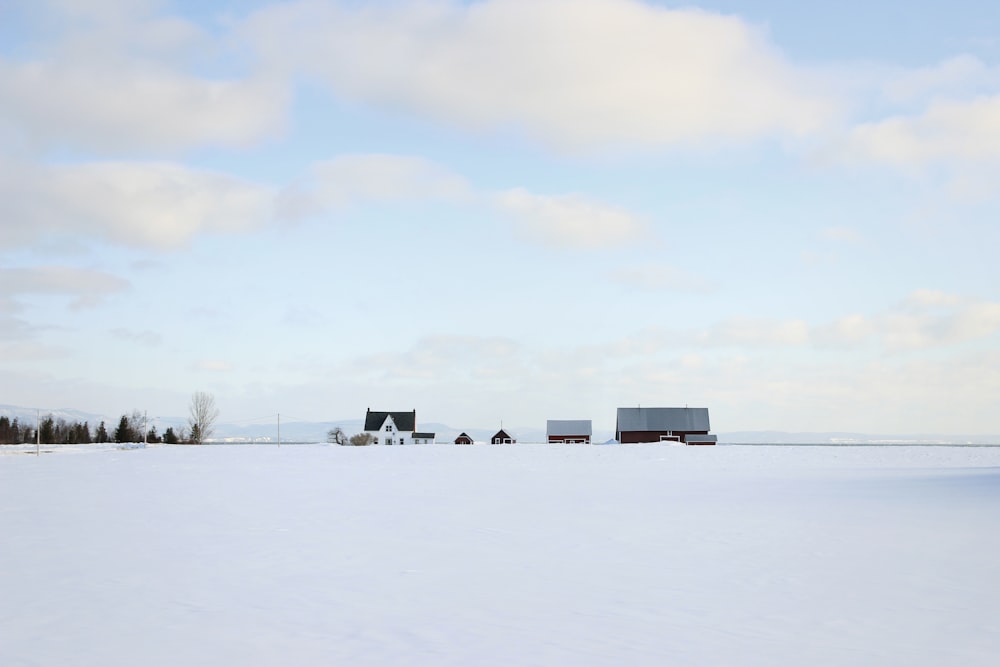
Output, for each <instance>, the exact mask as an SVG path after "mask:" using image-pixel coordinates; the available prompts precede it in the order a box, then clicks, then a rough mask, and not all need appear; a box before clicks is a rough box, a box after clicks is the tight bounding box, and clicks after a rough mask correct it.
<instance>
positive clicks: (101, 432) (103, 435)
mask: <svg viewBox="0 0 1000 667" xmlns="http://www.w3.org/2000/svg"><path fill="white" fill-rule="evenodd" d="M97 442H99V443H105V442H109V439H108V429H107V428H105V426H104V421H103V420H102V421H101V423H100V425H98V427H97Z"/></svg>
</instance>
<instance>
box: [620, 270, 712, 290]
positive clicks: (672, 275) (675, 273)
mask: <svg viewBox="0 0 1000 667" xmlns="http://www.w3.org/2000/svg"><path fill="white" fill-rule="evenodd" d="M609 275H610V278H611V280H612V281H614V282H616V283H618V284H620V285H622V286H624V287H627V288H632V289H641V290H648V291H651V292H664V291H679V292H696V293H702V294H704V293H708V292H711V291H713V289H714V286H713V285H712V283H711V282H709V281H708V280H706V279H705V278H703V277H702V276H699V275H696V274H690V273H685V272H683V271H681V270H679V269H676V268H674V267H672V266H663V265H659V264H647V265H643V266H629V267H626V268H622V269H618V270H616V271H612V272H611V273H610V274H609Z"/></svg>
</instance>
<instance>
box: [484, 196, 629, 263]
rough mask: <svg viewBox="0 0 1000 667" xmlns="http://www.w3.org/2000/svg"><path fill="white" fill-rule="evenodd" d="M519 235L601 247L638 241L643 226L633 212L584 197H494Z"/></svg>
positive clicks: (565, 244)
mask: <svg viewBox="0 0 1000 667" xmlns="http://www.w3.org/2000/svg"><path fill="white" fill-rule="evenodd" d="M494 201H495V204H496V206H497V208H498V209H499V210H501V211H503V212H505V213H508V214H511V215H512V216H513V219H514V220H515V223H516V225H517V229H518V230H519V231H520V233H521V234H522V235H523V236H524V237H526V238H528V239H530V240H533V241H536V242H540V243H543V244H546V245H551V246H558V247H577V248H604V247H608V246H613V245H621V244H623V243H631V242H633V241H636V240H637V239H639V238H640V237H641V236H642V235H643V234H644V233H645V231H646V227H645V225H644V224H643V223H642V222H641V221H640V220H639V219H638V218H637V217H636V216H635V215H634V214H632V213H630V212H628V211H626V210H624V209H621V208H617V207H614V206H609V205H607V204H604V203H601V202H598V201H594V200H592V199H590V198H588V197H585V196H583V195H559V196H552V195H536V194H532V193H530V192H528V191H527V190H524V189H522V188H516V189H513V190H508V191H506V192H502V193H499V194H497V195H496V196H495V198H494Z"/></svg>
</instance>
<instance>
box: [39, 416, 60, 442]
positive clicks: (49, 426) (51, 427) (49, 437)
mask: <svg viewBox="0 0 1000 667" xmlns="http://www.w3.org/2000/svg"><path fill="white" fill-rule="evenodd" d="M38 431H39V433H40V437H41V439H42V442H44V443H45V444H47V445H53V444H58V443H57V441H56V423H55V421H54V420H53V419H52V415H49V416H48V417H46V418H45V419H43V420H42V423H41V424H40V425H39V427H38Z"/></svg>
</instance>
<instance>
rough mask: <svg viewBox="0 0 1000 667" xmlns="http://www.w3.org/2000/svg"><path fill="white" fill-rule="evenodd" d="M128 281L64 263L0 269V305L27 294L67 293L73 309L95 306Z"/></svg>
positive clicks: (10, 305) (122, 287)
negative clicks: (61, 264)
mask: <svg viewBox="0 0 1000 667" xmlns="http://www.w3.org/2000/svg"><path fill="white" fill-rule="evenodd" d="M128 287H129V283H128V282H127V281H125V280H123V279H121V278H119V277H117V276H114V275H111V274H110V273H106V272H104V271H95V270H91V269H77V268H72V267H65V266H44V267H31V268H16V269H0V305H2V304H3V303H4V302H5V301H6V303H7V308H8V310H9V309H10V308H12V307H14V306H12V303H13V301H12V300H13V299H17V298H18V297H21V296H25V295H29V294H43V295H58V296H69V297H71V298H72V299H73V300H72V302H71V306H72V307H74V308H85V307H89V306H94V305H96V304H97V303H99V302H100V301H101V300H102V299H104V298H105V297H106V296H108V295H110V294H114V293H117V292H121V291H123V290H125V289H127V288H128Z"/></svg>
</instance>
